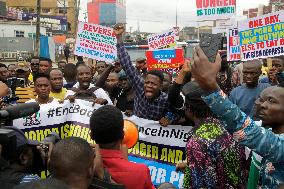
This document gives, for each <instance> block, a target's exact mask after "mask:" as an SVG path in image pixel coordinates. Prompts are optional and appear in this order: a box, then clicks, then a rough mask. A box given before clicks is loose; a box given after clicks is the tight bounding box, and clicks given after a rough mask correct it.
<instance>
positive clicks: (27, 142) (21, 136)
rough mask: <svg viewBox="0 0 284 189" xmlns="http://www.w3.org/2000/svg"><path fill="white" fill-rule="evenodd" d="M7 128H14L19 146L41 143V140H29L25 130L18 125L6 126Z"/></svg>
mask: <svg viewBox="0 0 284 189" xmlns="http://www.w3.org/2000/svg"><path fill="white" fill-rule="evenodd" d="M4 128H5V129H9V130H13V131H14V132H15V134H16V137H17V148H19V147H21V146H24V145H30V146H37V145H39V142H38V141H37V140H29V139H27V137H26V136H25V134H24V132H23V131H22V130H20V129H18V128H17V127H12V126H11V127H10V126H9V127H4Z"/></svg>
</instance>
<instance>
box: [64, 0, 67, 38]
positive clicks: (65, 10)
mask: <svg viewBox="0 0 284 189" xmlns="http://www.w3.org/2000/svg"><path fill="white" fill-rule="evenodd" d="M63 6H64V12H63V13H64V17H66V13H67V7H66V0H64V2H63ZM67 17H68V15H67ZM67 17H66V21H67V25H66V38H67V36H68V19H67Z"/></svg>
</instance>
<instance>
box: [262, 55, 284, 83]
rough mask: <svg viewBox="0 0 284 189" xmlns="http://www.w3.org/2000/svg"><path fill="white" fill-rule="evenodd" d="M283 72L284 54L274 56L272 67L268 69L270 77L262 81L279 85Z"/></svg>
mask: <svg viewBox="0 0 284 189" xmlns="http://www.w3.org/2000/svg"><path fill="white" fill-rule="evenodd" d="M282 72H284V56H279V57H276V58H273V60H272V68H271V69H269V71H268V77H265V78H263V79H261V80H260V82H261V83H270V84H271V85H277V84H279V83H280V82H281V79H283V78H281V73H282ZM282 77H283V76H282Z"/></svg>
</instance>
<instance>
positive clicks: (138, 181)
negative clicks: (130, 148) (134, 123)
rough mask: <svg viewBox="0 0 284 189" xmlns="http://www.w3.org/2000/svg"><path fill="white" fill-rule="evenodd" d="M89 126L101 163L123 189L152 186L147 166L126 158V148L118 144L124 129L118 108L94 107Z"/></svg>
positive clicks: (120, 143)
mask: <svg viewBox="0 0 284 189" xmlns="http://www.w3.org/2000/svg"><path fill="white" fill-rule="evenodd" d="M90 129H91V138H92V139H93V140H95V142H96V143H97V144H98V145H99V147H100V154H101V157H102V159H103V165H104V167H105V168H107V170H108V171H109V172H110V174H111V176H112V179H113V180H114V181H115V182H116V183H119V184H123V185H124V186H125V187H126V188H127V189H132V188H136V189H140V188H141V189H142V188H143V189H146V188H147V189H149V188H154V186H153V184H152V182H151V177H150V171H149V169H148V167H146V166H145V165H144V164H138V163H132V162H130V161H128V160H127V149H126V150H125V148H127V147H126V146H125V145H123V144H122V139H123V136H124V131H123V116H122V113H121V111H120V110H118V109H117V108H115V107H113V106H103V107H101V108H99V109H97V110H96V111H95V112H94V113H93V114H92V116H91V118H90Z"/></svg>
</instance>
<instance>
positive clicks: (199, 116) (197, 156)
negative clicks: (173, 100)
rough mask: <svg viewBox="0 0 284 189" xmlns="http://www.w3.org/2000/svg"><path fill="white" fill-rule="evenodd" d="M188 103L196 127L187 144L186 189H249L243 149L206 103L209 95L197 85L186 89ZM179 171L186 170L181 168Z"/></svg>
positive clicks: (184, 91)
mask: <svg viewBox="0 0 284 189" xmlns="http://www.w3.org/2000/svg"><path fill="white" fill-rule="evenodd" d="M183 94H184V96H185V99H186V100H185V102H186V104H188V105H189V109H188V110H187V111H190V112H191V114H192V117H193V120H194V123H195V126H194V127H193V129H192V130H191V131H190V133H189V139H188V141H187V144H186V151H187V162H188V163H187V165H186V171H185V179H184V187H185V188H236V189H241V188H245V185H246V178H247V171H246V168H245V166H246V163H245V162H246V158H245V150H244V147H240V146H239V144H237V142H236V141H234V139H233V136H232V135H230V134H229V133H228V132H227V131H226V130H225V129H224V124H223V123H222V122H221V121H220V120H218V119H217V118H216V117H215V115H214V114H213V113H212V112H211V111H210V108H209V107H208V106H207V105H206V104H205V102H203V100H202V98H201V96H203V95H205V94H206V92H205V91H204V90H202V89H201V88H200V87H199V85H198V84H197V83H196V82H190V83H187V84H186V85H185V86H184V87H183ZM177 168H178V169H179V168H184V164H179V165H178V166H177Z"/></svg>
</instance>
